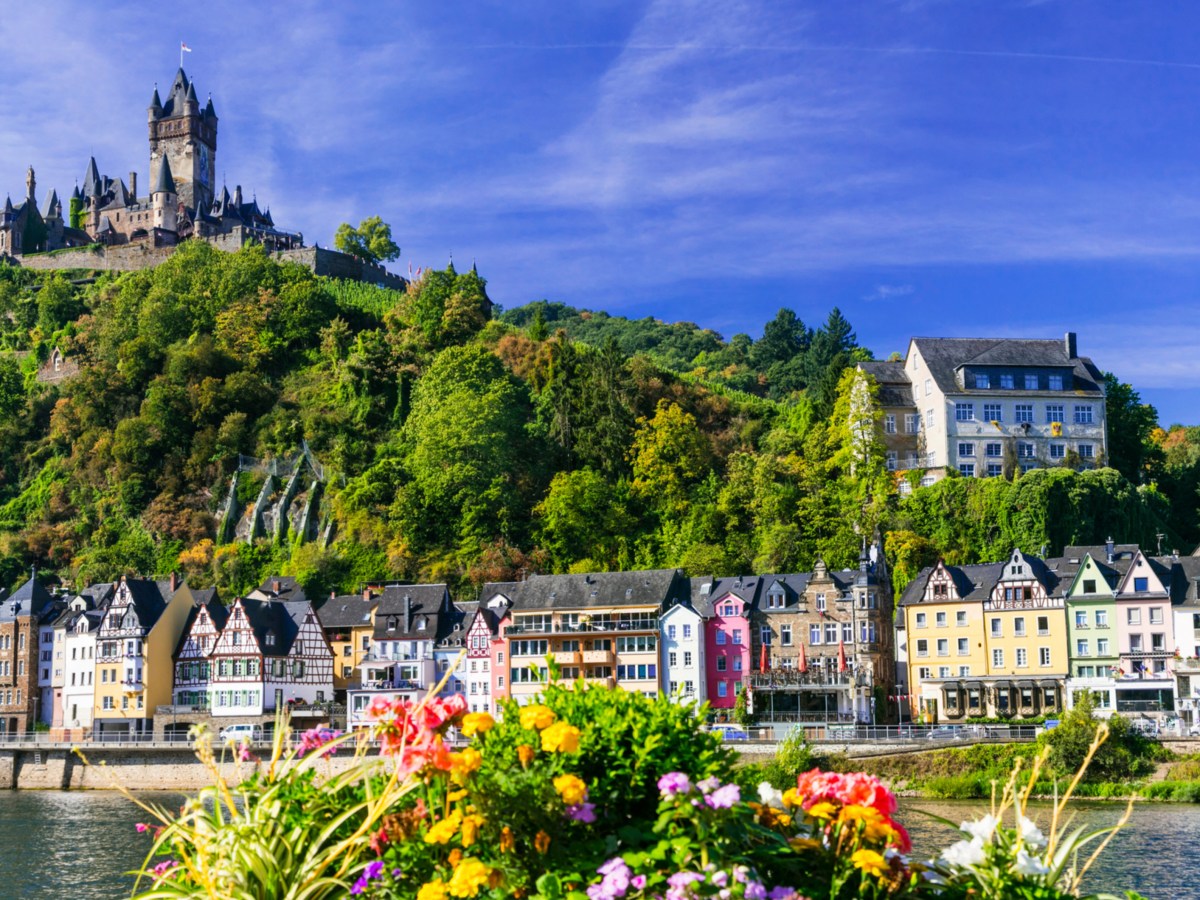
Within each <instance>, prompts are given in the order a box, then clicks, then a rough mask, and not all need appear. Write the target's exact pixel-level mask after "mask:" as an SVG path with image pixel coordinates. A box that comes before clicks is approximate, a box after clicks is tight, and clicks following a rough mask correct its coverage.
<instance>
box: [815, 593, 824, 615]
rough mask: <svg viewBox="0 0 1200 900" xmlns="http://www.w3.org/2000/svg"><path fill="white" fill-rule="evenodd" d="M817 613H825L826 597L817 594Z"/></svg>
mask: <svg viewBox="0 0 1200 900" xmlns="http://www.w3.org/2000/svg"><path fill="white" fill-rule="evenodd" d="M817 612H825V595H824V594H823V593H822V594H817Z"/></svg>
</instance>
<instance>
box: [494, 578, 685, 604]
mask: <svg viewBox="0 0 1200 900" xmlns="http://www.w3.org/2000/svg"><path fill="white" fill-rule="evenodd" d="M496 594H503V595H504V596H506V597H508V598H509V599H510V600H511V601H512V609H513V612H528V611H537V610H553V609H564V610H573V609H589V608H593V607H597V606H609V607H619V606H647V605H654V606H658V607H666V606H668V605H670V604H671V603H674V602H677V601H679V600H682V599H684V598H685V597H688V596H690V594H691V585H690V583H689V582H688V580H687V579H686V578H684V577H683V575H682V573H680V571H679V570H678V569H653V570H649V571H641V572H595V573H588V574H580V575H531V576H530V577H529V578H527V579H526V580H525V581H517V582H507V583H504V584H485V585H484V586H483V593H482V600H483V602H484V604H487V603H488V601H489V600H491V599H492V598H493V597H494V596H495V595H496Z"/></svg>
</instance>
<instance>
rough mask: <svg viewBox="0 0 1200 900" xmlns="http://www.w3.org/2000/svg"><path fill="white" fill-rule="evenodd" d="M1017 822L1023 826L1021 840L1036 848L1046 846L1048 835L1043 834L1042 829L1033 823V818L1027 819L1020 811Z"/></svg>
mask: <svg viewBox="0 0 1200 900" xmlns="http://www.w3.org/2000/svg"><path fill="white" fill-rule="evenodd" d="M1017 824H1018V825H1019V826H1020V827H1021V841H1022V842H1023V843H1026V844H1028V845H1029V846H1030V847H1033V848H1034V849H1035V850H1037V849H1039V848H1041V847H1045V846H1046V836H1045V835H1044V834H1042V830H1041V829H1040V828H1038V827H1037V826H1036V825H1034V824H1033V820H1032V819H1027V818H1025V817H1024V816H1022V815H1020V814H1019V813H1018V815H1017Z"/></svg>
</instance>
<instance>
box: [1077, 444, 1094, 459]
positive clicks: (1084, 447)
mask: <svg viewBox="0 0 1200 900" xmlns="http://www.w3.org/2000/svg"><path fill="white" fill-rule="evenodd" d="M1079 458H1080V459H1095V458H1096V448H1095V446H1093V445H1092V444H1080V445H1079Z"/></svg>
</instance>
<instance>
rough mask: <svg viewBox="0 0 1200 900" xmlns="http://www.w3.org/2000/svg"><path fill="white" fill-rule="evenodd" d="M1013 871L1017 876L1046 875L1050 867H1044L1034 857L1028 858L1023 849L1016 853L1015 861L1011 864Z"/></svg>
mask: <svg viewBox="0 0 1200 900" xmlns="http://www.w3.org/2000/svg"><path fill="white" fill-rule="evenodd" d="M1013 871H1014V872H1016V873H1017V874H1018V875H1046V874H1048V873H1049V872H1050V867H1049V866H1047V865H1044V864H1043V863H1042V861H1041V860H1040V859H1038V858H1037V857H1036V856H1030V855H1029V854H1028V853H1026V852H1025V850H1024V849H1021V850H1018V851H1017V861H1016V863H1014V864H1013Z"/></svg>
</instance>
